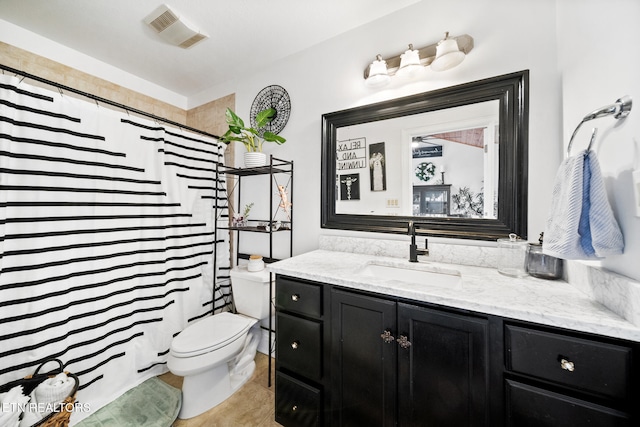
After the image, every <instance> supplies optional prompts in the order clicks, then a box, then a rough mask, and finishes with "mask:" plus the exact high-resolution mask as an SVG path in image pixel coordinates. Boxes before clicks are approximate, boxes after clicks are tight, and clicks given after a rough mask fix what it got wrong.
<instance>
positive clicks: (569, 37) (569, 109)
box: [557, 0, 640, 280]
mask: <svg viewBox="0 0 640 427" xmlns="http://www.w3.org/2000/svg"><path fill="white" fill-rule="evenodd" d="M578 4H579V5H578ZM639 19H640V3H639V2H637V1H635V0H612V1H607V2H604V1H598V0H583V1H575V0H564V1H560V2H558V22H557V28H558V30H557V31H558V42H557V44H558V53H559V58H560V61H559V68H560V69H561V70H562V100H563V122H562V128H563V132H562V134H563V135H565V138H564V139H563V142H564V146H566V144H567V143H568V138H569V136H570V135H571V133H572V132H573V130H574V129H575V127H576V126H577V125H578V123H579V122H580V120H582V118H583V117H584V116H585V115H586V114H588V113H589V112H591V111H593V110H596V109H598V108H600V107H603V106H605V105H608V104H612V103H613V102H614V101H615V100H616V99H618V98H620V97H622V96H623V95H630V96H631V97H632V98H633V100H634V102H635V105H634V106H633V109H632V111H631V114H630V115H629V116H628V117H627V118H626V119H624V120H621V121H618V120H615V119H614V118H611V117H607V118H601V119H596V120H593V121H590V122H588V123H586V124H585V125H584V126H582V128H581V129H580V131H579V133H578V135H577V136H576V139H575V140H574V150H579V149H584V148H586V146H587V145H588V140H589V137H590V133H591V129H592V128H593V127H597V128H598V138H597V140H596V143H595V145H594V149H595V151H596V153H597V155H598V159H599V162H600V167H601V169H602V174H603V176H604V179H605V185H606V188H607V192H608V194H609V201H610V203H611V206H612V208H613V211H614V214H615V216H616V218H617V220H618V222H619V224H620V227H621V229H622V232H623V234H624V237H625V251H624V254H623V255H619V256H612V257H608V258H606V259H604V260H603V261H601V262H598V263H592V264H594V265H600V266H602V267H604V268H606V269H608V270H612V271H614V272H616V273H620V274H623V275H625V276H628V277H631V278H635V279H636V280H640V264H639V263H638V260H639V259H640V218H638V217H636V216H635V209H634V206H633V204H634V196H633V190H632V182H631V173H632V171H634V170H638V169H640V107H639V106H638V104H637V103H638V101H639V100H640V77H639V76H640V56H639V55H638V54H637V50H638V48H637V43H638V41H639V40H640V27H638V20H639Z"/></svg>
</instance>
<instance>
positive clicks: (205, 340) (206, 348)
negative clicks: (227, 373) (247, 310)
mask: <svg viewBox="0 0 640 427" xmlns="http://www.w3.org/2000/svg"><path fill="white" fill-rule="evenodd" d="M254 323H255V319H251V318H248V317H244V316H240V315H237V314H233V313H229V312H224V313H219V314H215V315H213V316H209V317H207V318H204V319H202V320H200V321H198V322H196V323H193V324H191V325H189V326H187V327H186V328H185V329H184V330H183V331H182V332H181V333H180V334H178V336H176V337H175V338H174V339H173V341H172V342H171V353H172V354H173V355H174V356H175V357H194V356H198V355H200V354H204V353H208V352H211V351H214V350H217V349H219V348H221V347H224V346H226V345H228V344H229V343H231V342H233V341H235V340H237V339H239V338H241V337H243V336H244V335H245V333H246V332H247V330H248V329H249V328H250V327H251V326H252V325H253V324H254Z"/></svg>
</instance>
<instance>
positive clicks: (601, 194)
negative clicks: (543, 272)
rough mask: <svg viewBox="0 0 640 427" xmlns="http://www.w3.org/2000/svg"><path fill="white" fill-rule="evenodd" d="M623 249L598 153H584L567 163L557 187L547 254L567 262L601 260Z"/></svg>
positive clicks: (547, 234)
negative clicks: (569, 260)
mask: <svg viewBox="0 0 640 427" xmlns="http://www.w3.org/2000/svg"><path fill="white" fill-rule="evenodd" d="M623 249H624V238H623V236H622V232H621V231H620V227H619V226H618V223H617V221H616V219H615V217H614V216H613V211H612V210H611V206H610V205H609V200H608V199H607V191H606V189H605V187H604V182H603V180H602V174H601V172H600V165H599V164H598V159H597V158H596V155H595V152H593V151H589V152H587V150H583V151H581V152H579V153H578V154H576V155H575V156H572V157H569V158H567V159H565V160H564V161H563V162H562V164H561V165H560V168H559V169H558V173H557V174H556V179H555V183H554V186H553V199H552V201H551V210H550V212H549V217H548V218H547V224H546V228H545V231H544V241H543V244H542V250H543V252H544V253H545V254H548V255H552V256H555V257H557V258H564V259H598V258H604V257H605V256H608V255H618V254H621V253H622V251H623Z"/></svg>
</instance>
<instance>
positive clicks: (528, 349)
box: [505, 325, 631, 399]
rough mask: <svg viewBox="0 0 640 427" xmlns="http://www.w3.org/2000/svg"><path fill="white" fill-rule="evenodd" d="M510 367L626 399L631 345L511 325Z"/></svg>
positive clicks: (508, 336)
mask: <svg viewBox="0 0 640 427" xmlns="http://www.w3.org/2000/svg"><path fill="white" fill-rule="evenodd" d="M505 341H506V342H505V347H506V349H507V360H506V363H507V369H509V370H510V371H512V372H516V373H522V374H525V375H530V376H532V377H537V378H540V379H543V380H547V381H552V382H555V383H558V384H561V385H565V386H569V387H571V388H576V389H580V390H583V391H587V392H591V393H597V394H600V395H603V396H607V397H612V398H615V399H626V398H627V395H628V390H629V384H628V383H627V379H628V378H630V376H631V349H630V348H629V347H624V346H619V345H614V344H610V343H604V342H599V341H594V340H587V339H581V338H575V337H571V336H567V335H562V334H555V333H550V332H544V331H539V330H535V329H529V328H522V327H518V326H513V325H508V326H506V328H505Z"/></svg>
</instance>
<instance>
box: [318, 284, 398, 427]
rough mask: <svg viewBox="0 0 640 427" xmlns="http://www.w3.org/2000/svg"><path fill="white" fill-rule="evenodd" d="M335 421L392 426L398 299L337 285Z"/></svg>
mask: <svg viewBox="0 0 640 427" xmlns="http://www.w3.org/2000/svg"><path fill="white" fill-rule="evenodd" d="M331 310H332V311H331V318H332V319H331V328H332V337H331V341H332V355H331V357H332V362H331V363H332V371H331V382H332V397H331V400H332V405H331V406H332V408H331V409H332V412H333V422H332V423H331V425H332V426H357V427H361V426H367V427H375V426H394V425H395V416H396V354H397V349H396V347H397V344H396V342H395V340H394V341H390V339H388V340H387V341H389V342H385V340H384V339H383V337H382V335H384V332H385V331H389V332H390V334H391V335H394V334H395V330H396V303H395V301H388V300H385V299H382V298H374V297H369V296H362V295H357V294H354V293H350V292H342V291H340V290H335V289H334V290H333V291H332V295H331Z"/></svg>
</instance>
